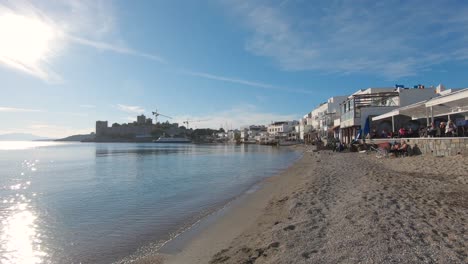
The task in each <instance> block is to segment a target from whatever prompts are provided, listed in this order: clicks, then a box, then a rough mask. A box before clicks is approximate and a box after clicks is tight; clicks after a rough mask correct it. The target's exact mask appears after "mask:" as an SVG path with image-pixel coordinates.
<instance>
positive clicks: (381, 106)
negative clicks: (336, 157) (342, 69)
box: [340, 87, 437, 143]
mask: <svg viewBox="0 0 468 264" xmlns="http://www.w3.org/2000/svg"><path fill="white" fill-rule="evenodd" d="M435 96H437V93H436V90H435V89H434V88H425V89H417V88H411V89H410V88H389V87H386V88H368V89H361V90H359V91H357V92H355V93H354V94H352V95H350V96H349V97H348V98H346V101H344V102H343V103H342V104H341V105H340V108H341V115H340V129H341V130H342V131H341V133H342V139H343V140H344V141H345V142H347V143H349V142H350V141H351V139H352V138H354V136H355V135H356V134H357V131H358V130H359V129H361V128H363V127H364V126H365V123H366V121H367V120H368V118H369V116H377V115H381V114H384V113H387V112H389V111H391V110H393V109H396V108H398V107H401V106H407V105H410V104H414V103H417V102H419V101H423V100H427V99H430V98H432V97H435Z"/></svg>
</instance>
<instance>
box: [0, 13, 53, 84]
mask: <svg viewBox="0 0 468 264" xmlns="http://www.w3.org/2000/svg"><path fill="white" fill-rule="evenodd" d="M57 37H58V36H57V32H56V31H55V30H54V28H53V27H52V26H51V25H49V24H47V23H45V22H44V21H42V20H40V19H38V18H34V17H32V18H31V17H26V16H22V15H18V14H15V13H4V14H0V61H1V62H3V63H5V64H7V65H8V66H10V67H14V68H17V69H21V70H23V71H27V72H32V73H35V74H36V75H39V74H40V73H41V72H40V71H41V63H43V62H46V61H47V59H48V58H49V57H50V56H51V55H52V54H53V52H54V50H53V47H52V46H53V44H54V42H55V41H56V40H57Z"/></svg>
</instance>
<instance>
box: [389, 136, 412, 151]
mask: <svg viewBox="0 0 468 264" xmlns="http://www.w3.org/2000/svg"><path fill="white" fill-rule="evenodd" d="M408 146H409V145H408V143H406V141H405V140H404V139H402V140H401V142H395V143H393V144H392V145H390V150H389V152H390V153H394V154H395V155H403V154H405V153H407V152H408Z"/></svg>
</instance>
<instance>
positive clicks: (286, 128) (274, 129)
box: [268, 120, 299, 136]
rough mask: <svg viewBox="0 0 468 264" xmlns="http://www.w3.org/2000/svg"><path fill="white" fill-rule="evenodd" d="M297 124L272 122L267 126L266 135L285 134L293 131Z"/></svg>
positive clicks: (292, 122)
mask: <svg viewBox="0 0 468 264" xmlns="http://www.w3.org/2000/svg"><path fill="white" fill-rule="evenodd" d="M298 124H299V122H298V121H296V120H294V121H281V122H274V123H272V124H271V125H269V126H268V133H269V134H270V135H275V136H276V135H280V134H285V133H289V132H291V131H293V130H294V129H295V126H296V125H298Z"/></svg>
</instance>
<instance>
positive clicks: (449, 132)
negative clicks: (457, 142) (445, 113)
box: [445, 120, 457, 137]
mask: <svg viewBox="0 0 468 264" xmlns="http://www.w3.org/2000/svg"><path fill="white" fill-rule="evenodd" d="M456 131H457V126H456V125H455V124H454V123H453V121H452V120H450V121H448V124H447V127H446V128H445V135H446V136H447V137H454V136H455V133H456Z"/></svg>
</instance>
